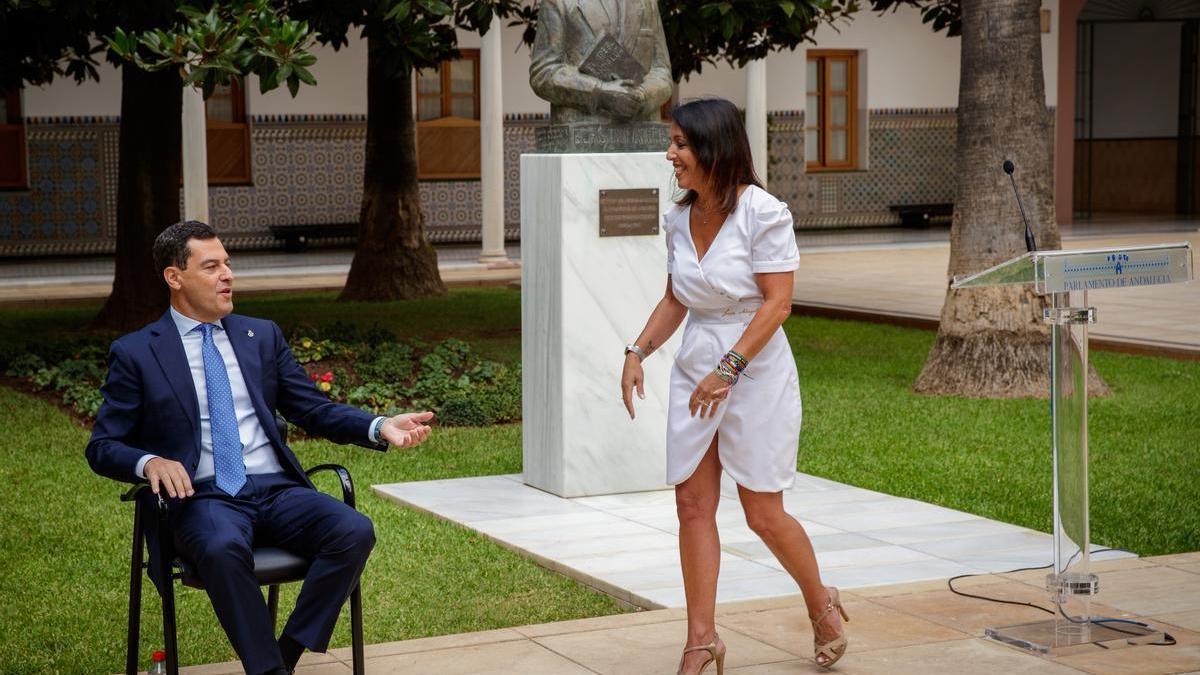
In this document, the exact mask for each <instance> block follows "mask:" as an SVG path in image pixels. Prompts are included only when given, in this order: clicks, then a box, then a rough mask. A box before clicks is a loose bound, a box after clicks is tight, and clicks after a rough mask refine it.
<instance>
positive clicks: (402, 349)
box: [5, 323, 521, 426]
mask: <svg viewBox="0 0 1200 675" xmlns="http://www.w3.org/2000/svg"><path fill="white" fill-rule="evenodd" d="M333 336H338V337H333ZM288 342H289V344H290V345H291V347H292V353H293V354H294V355H295V356H296V360H297V361H299V362H300V363H301V364H303V365H304V368H305V370H306V371H307V372H308V374H309V377H310V378H312V380H313V383H314V385H315V386H316V387H317V389H318V390H320V391H321V392H323V393H324V394H325V395H326V396H328V397H329V398H330V400H333V401H338V402H341V403H348V404H350V405H353V406H356V407H359V408H363V409H366V410H370V411H372V412H374V413H377V414H380V415H392V414H396V413H398V412H402V411H412V410H433V411H434V412H435V413H437V419H438V422H439V423H440V424H443V425H449V426H488V425H492V424H501V423H507V422H516V421H519V420H520V419H521V366H520V364H518V363H514V364H511V365H509V364H503V363H498V362H495V361H488V360H484V359H481V358H479V357H478V356H477V355H475V354H473V353H472V351H471V346H470V345H469V344H467V343H466V342H463V341H462V340H455V339H448V340H444V341H442V342H440V343H437V344H429V343H426V342H423V341H420V340H413V341H410V342H398V341H396V339H395V336H394V335H392V334H391V333H390V332H388V331H387V330H385V329H383V328H380V327H378V326H372V327H370V328H367V329H361V328H358V327H356V326H351V325H345V324H338V323H334V324H331V325H329V326H327V327H323V328H315V327H311V326H301V327H297V328H296V329H294V330H293V331H292V332H291V334H290V335H289V337H288ZM106 353H107V351H106V349H105V347H104V346H102V345H100V344H97V343H95V342H90V343H88V342H84V343H77V344H73V345H67V346H64V345H61V344H59V345H55V346H53V347H48V348H41V347H39V346H37V345H30V346H28V347H27V348H26V350H25V351H23V352H22V353H19V354H17V355H16V356H14V357H13V358H12V359H11V360H10V361H9V362H8V364H7V365H6V367H5V372H6V374H7V375H9V376H11V377H16V378H19V379H22V380H24V381H26V382H28V383H29V384H30V385H32V386H33V388H35V389H37V390H39V391H42V392H44V393H46V394H48V395H49V396H50V397H51V398H52V399H54V400H55V401H56V402H58V403H59V404H60V405H62V406H64V407H67V408H69V409H71V410H73V411H74V412H75V413H76V414H77V415H79V416H81V417H84V418H86V419H89V420H90V419H92V418H95V416H96V413H97V412H98V411H99V409H100V404H101V402H102V400H103V399H102V397H101V395H100V385H101V384H102V383H103V382H104V377H105V373H106V371H107V366H106V364H105V359H106Z"/></svg>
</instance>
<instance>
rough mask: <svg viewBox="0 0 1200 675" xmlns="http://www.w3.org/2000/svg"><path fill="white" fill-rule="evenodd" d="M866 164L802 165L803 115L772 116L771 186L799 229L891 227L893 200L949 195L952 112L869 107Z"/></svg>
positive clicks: (946, 199)
mask: <svg viewBox="0 0 1200 675" xmlns="http://www.w3.org/2000/svg"><path fill="white" fill-rule="evenodd" d="M869 120H870V121H869V125H870V126H869V132H868V143H869V146H868V147H869V150H868V153H869V157H868V162H867V168H866V169H865V170H859V171H847V172H841V173H813V174H809V173H806V172H805V170H804V116H803V113H793V114H781V115H775V116H773V117H772V120H771V137H770V155H771V164H770V167H771V185H770V186H771V189H772V190H774V191H775V192H776V194H778V195H779V197H780V198H781V199H783V200H784V201H786V202H787V203H788V204H789V205H790V206H791V208H792V212H793V215H794V216H795V218H796V225H797V227H800V228H810V227H838V226H870V225H892V224H897V223H899V222H900V221H899V218H898V217H897V216H896V215H895V214H894V213H892V212H891V211H889V209H888V207H889V206H892V205H894V204H931V203H950V202H953V201H954V190H955V181H954V143H955V128H956V125H955V117H954V111H953V110H947V109H929V110H903V111H891V110H886V111H872V112H871V114H870V116H869Z"/></svg>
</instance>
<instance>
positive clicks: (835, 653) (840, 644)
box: [809, 586, 850, 668]
mask: <svg viewBox="0 0 1200 675" xmlns="http://www.w3.org/2000/svg"><path fill="white" fill-rule="evenodd" d="M825 591H826V592H827V593H829V599H828V600H827V601H826V603H825V609H823V610H821V613H820V614H819V615H818V616H817V618H815V619H813V618H812V617H809V618H810V619H812V626H813V652H814V653H813V660H814V661H816V662H817V665H818V666H821V667H822V668H829V667H830V666H832V665H833V664H835V663H837V661H838V659H840V658H842V655H844V654H845V653H846V647H847V645H849V642H850V641H849V640H847V639H846V630H845V629H844V628H843V629H842V633H841V635H838V636H837V637H836V638H834V639H832V640H830V641H828V642H825V643H822V642H819V638H818V637H817V636H818V635H819V634H820V631H821V622H822V621H824V620H825V617H827V616H829V613H830V612H832V611H833V610H834V608H835V607H836V608H837V610H838V612H840V613H841V615H842V620H843V621H845V622H846V623H849V622H850V616H849V615H848V614H846V608H845V607H842V598H841V596H840V595H838V589H836V588H834V587H833V586H827V587H826V588H825ZM822 656H824V657H825V661H824V662H822V661H821V657H822Z"/></svg>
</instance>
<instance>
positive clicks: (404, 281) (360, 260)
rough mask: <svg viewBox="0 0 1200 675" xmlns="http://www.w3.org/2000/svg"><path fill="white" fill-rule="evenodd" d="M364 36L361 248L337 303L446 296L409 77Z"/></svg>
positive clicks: (370, 38)
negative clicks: (424, 206) (424, 209)
mask: <svg viewBox="0 0 1200 675" xmlns="http://www.w3.org/2000/svg"><path fill="white" fill-rule="evenodd" d="M381 39H383V38H375V37H368V38H367V152H366V163H365V166H364V167H363V197H362V212H361V213H360V215H359V220H358V244H357V246H356V248H355V250H354V261H353V262H351V263H350V274H349V276H348V277H347V278H346V286H345V287H344V288H343V289H342V293H341V296H340V297H339V299H340V300H403V299H407V298H420V297H426V296H430V295H441V294H444V293H445V292H446V286H445V284H443V283H442V278H441V276H440V275H439V274H438V267H437V252H435V251H434V250H433V246H432V245H431V244H430V243H429V241H428V240H426V238H425V218H424V216H423V215H422V213H421V202H420V193H419V191H418V186H417V161H416V140H415V136H414V134H415V129H414V123H413V108H412V105H413V101H412V73H411V72H410V71H407V70H405V71H404V72H401V73H394V72H390V69H389V63H388V59H387V54H386V50H384V49H382V48H381V49H378V50H376V49H374V48H373V47H374V46H373V45H372V44H371V43H372V42H373V41H375V40H381Z"/></svg>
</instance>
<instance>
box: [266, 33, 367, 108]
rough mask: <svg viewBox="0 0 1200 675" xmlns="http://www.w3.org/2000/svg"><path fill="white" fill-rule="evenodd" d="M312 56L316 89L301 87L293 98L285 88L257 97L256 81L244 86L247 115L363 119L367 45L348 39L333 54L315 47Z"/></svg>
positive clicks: (306, 86) (322, 47)
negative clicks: (356, 116) (359, 117)
mask: <svg viewBox="0 0 1200 675" xmlns="http://www.w3.org/2000/svg"><path fill="white" fill-rule="evenodd" d="M313 53H314V54H316V56H317V62H316V63H315V64H313V66H312V68H310V69H309V70H310V71H312V74H313V77H315V78H317V86H316V87H310V86H308V85H304V84H301V85H300V91H299V92H298V93H297V94H296V98H292V95H291V93H290V92H289V91H288V89H287V85H283V86H280V87H279V88H278V89H275V90H272V91H269V92H267V93H265V94H260V93H259V91H258V78H257V77H251V78H249V80H250V81H249V82H248V83H247V87H246V89H247V90H248V92H247V101H246V111H247V113H249V114H250V115H299V114H303V115H365V114H367V41H366V40H357V39H351V40H350V44H348V45H346V46H345V47H342V48H341V49H339V50H337V51H334V50H333V48H332V47H324V46H320V45H318V46H317V47H316V48H315V49H314V50H313Z"/></svg>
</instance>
